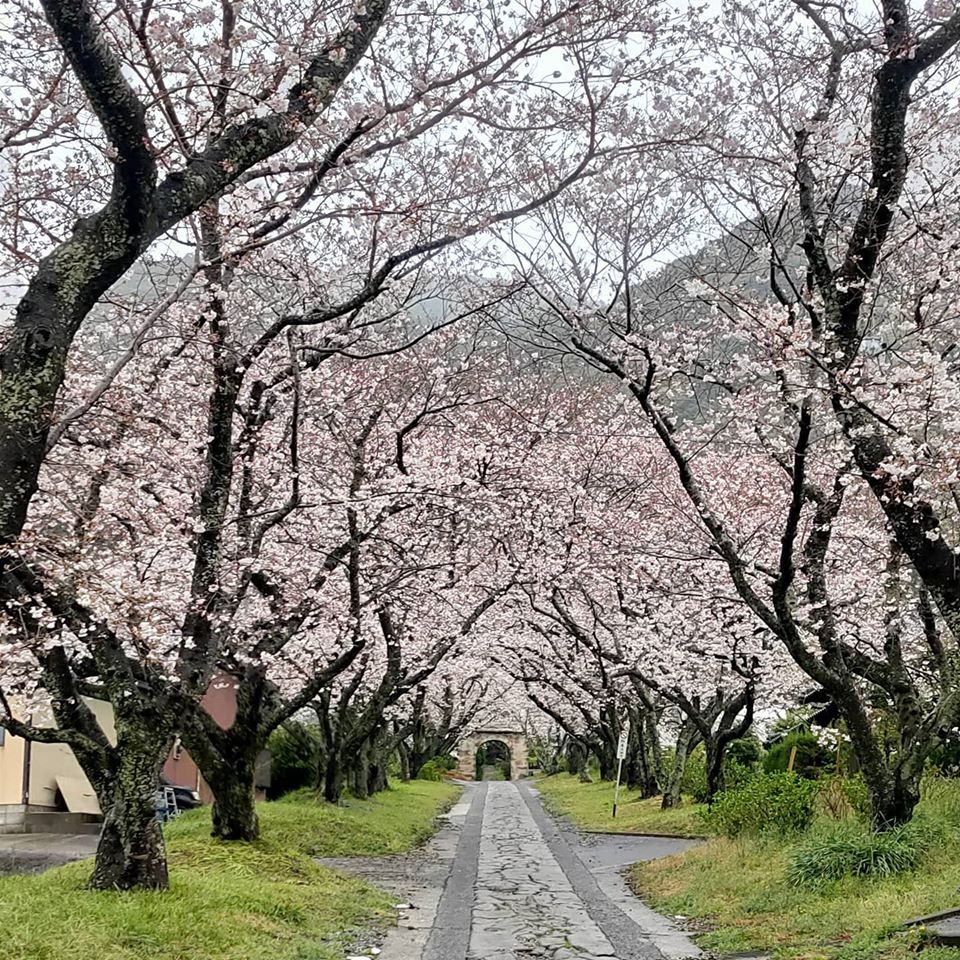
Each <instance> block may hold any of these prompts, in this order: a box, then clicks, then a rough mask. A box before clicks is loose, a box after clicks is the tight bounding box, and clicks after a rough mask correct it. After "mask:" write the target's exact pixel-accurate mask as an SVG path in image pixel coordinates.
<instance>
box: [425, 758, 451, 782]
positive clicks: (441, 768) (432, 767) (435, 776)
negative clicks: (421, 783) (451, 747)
mask: <svg viewBox="0 0 960 960" xmlns="http://www.w3.org/2000/svg"><path fill="white" fill-rule="evenodd" d="M448 769H449V768H448V767H447V765H446V763H445V762H444V759H443V757H434V758H433V759H432V760H428V761H427V762H426V763H425V764H424V765H423V766H422V767H421V768H420V772H419V773H418V774H417V779H418V780H442V779H443V775H444V774H445V773H446V772H447V770H448Z"/></svg>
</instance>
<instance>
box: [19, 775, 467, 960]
mask: <svg viewBox="0 0 960 960" xmlns="http://www.w3.org/2000/svg"><path fill="white" fill-rule="evenodd" d="M457 793H458V791H457V788H456V787H453V786H451V785H449V784H445V783H428V782H425V781H417V782H414V783H411V784H403V785H399V786H397V787H395V788H394V789H392V790H390V791H388V792H386V793H384V794H380V795H379V796H377V797H376V798H374V799H372V800H369V801H364V802H357V801H350V802H348V804H347V806H345V807H342V808H337V807H330V806H328V805H326V804H323V803H317V802H316V801H314V800H313V799H311V798H310V797H308V796H305V795H300V796H296V797H292V798H289V799H284V800H280V801H277V802H275V803H265V804H262V805H261V806H260V807H259V812H260V817H261V823H262V826H263V831H262V832H263V836H262V839H260V840H258V841H257V842H256V843H253V844H226V843H222V842H216V841H213V840H211V839H210V837H209V836H208V834H209V811H207V810H198V811H193V812H192V813H190V814H186V815H184V816H183V817H181V818H180V819H179V820H178V821H177V822H176V823H174V824H171V825H170V826H169V828H168V829H167V838H168V845H169V858H170V873H171V889H170V890H169V891H168V892H165V893H90V892H88V891H86V890H84V889H83V885H84V883H85V881H86V879H87V878H88V876H89V874H90V864H89V862H86V863H84V862H81V863H74V864H70V865H69V866H66V867H62V868H60V869H57V870H51V871H48V872H47V873H44V874H41V875H39V876H32V877H0V917H2V918H3V920H2V928H3V957H4V960H334V958H337V960H339V958H341V957H342V956H343V951H344V945H345V944H347V943H350V941H351V938H352V937H353V936H355V931H356V930H357V929H358V928H362V927H370V926H371V925H380V924H383V923H386V922H388V920H389V918H391V917H392V915H393V910H392V898H390V897H389V896H387V895H385V894H384V893H382V892H380V891H378V890H376V889H375V888H374V887H371V886H370V885H368V884H366V883H363V882H361V881H359V880H356V879H353V878H350V877H346V876H344V875H342V874H338V873H335V872H333V871H331V870H327V869H324V868H322V867H320V866H318V865H317V864H316V863H314V862H313V860H312V859H311V857H313V856H344V855H348V854H367V855H377V854H387V853H397V852H400V851H402V850H405V849H407V848H409V847H410V846H412V845H414V844H415V843H417V842H418V841H420V840H422V839H424V838H425V837H427V836H428V835H429V834H430V833H431V832H432V829H433V824H434V820H435V818H436V816H437V814H438V813H440V812H442V810H443V809H444V808H446V807H448V806H449V805H450V804H451V803H452V801H453V799H454V798H455V797H456V796H457Z"/></svg>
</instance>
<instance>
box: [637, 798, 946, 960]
mask: <svg viewBox="0 0 960 960" xmlns="http://www.w3.org/2000/svg"><path fill="white" fill-rule="evenodd" d="M925 789H926V788H925ZM958 803H960V784H958V783H957V782H956V781H940V782H939V785H938V786H934V785H931V788H930V791H929V793H928V794H927V796H926V797H925V799H924V801H923V802H922V803H921V804H920V807H919V808H918V816H919V817H920V818H922V820H925V821H926V822H928V823H930V824H935V825H937V826H938V827H939V828H940V834H941V839H940V841H939V842H937V843H936V844H935V845H934V846H932V847H931V848H930V849H929V850H926V851H924V853H923V856H922V859H921V861H920V866H919V867H918V868H916V869H914V870H910V871H908V872H904V873H901V874H899V875H896V876H891V877H885V878H880V877H873V878H869V877H861V878H857V877H846V878H843V879H841V880H835V881H831V882H827V883H824V884H822V885H807V886H804V887H797V886H793V885H791V884H789V883H788V882H787V880H786V876H785V875H786V866H787V862H788V860H789V859H790V856H791V854H792V852H793V850H794V849H795V845H796V844H797V843H801V842H802V843H809V842H810V840H811V838H812V839H814V840H816V838H817V836H818V835H820V836H822V835H823V834H824V833H826V834H827V835H835V833H836V824H835V822H834V821H828V820H827V819H826V818H821V819H820V820H819V821H818V822H816V823H814V825H813V826H812V827H811V828H810V831H809V832H808V833H807V834H805V835H804V836H803V837H801V838H799V839H797V840H794V841H792V842H790V841H787V840H783V839H779V840H777V839H772V838H771V839H768V840H764V839H760V838H741V839H738V840H729V839H724V838H719V837H716V838H713V839H710V840H708V841H707V842H706V843H704V844H703V845H702V846H699V847H697V848H695V849H693V850H690V851H687V852H686V853H684V854H682V855H680V856H674V857H668V858H666V859H663V860H658V861H654V862H651V863H644V864H636V865H635V866H634V867H633V871H632V874H633V875H632V879H633V884H634V888H635V889H636V891H637V893H639V894H640V896H642V897H643V898H644V899H645V900H647V902H649V903H650V904H651V905H652V906H653V907H654V908H655V909H658V910H660V911H661V912H663V913H666V914H671V915H681V916H685V917H691V918H694V919H695V920H699V921H702V922H703V925H704V926H705V927H706V928H708V930H709V932H707V933H705V934H704V935H703V937H702V938H701V942H702V944H703V946H705V947H706V948H708V949H710V950H713V951H716V952H717V953H718V954H721V955H722V954H724V953H733V952H739V951H748V950H764V951H769V952H770V954H771V955H772V956H773V957H775V958H777V960H907V958H908V957H913V956H915V955H916V952H917V950H918V948H919V947H920V946H921V945H922V942H923V934H922V932H910V933H904V932H903V931H902V929H901V926H902V923H903V922H904V921H905V920H908V919H910V918H912V917H918V916H923V915H925V914H929V913H935V912H937V911H939V910H946V909H949V908H953V907H957V906H960V892H958V886H960V848H958V845H957V843H956V839H957V833H956V829H957V826H958V824H960V810H958ZM918 822H919V821H918ZM922 956H923V958H924V960H947V958H951V960H953V958H955V957H956V956H957V952H956V951H955V950H948V949H945V948H932V947H930V948H928V949H925V950H923V953H922Z"/></svg>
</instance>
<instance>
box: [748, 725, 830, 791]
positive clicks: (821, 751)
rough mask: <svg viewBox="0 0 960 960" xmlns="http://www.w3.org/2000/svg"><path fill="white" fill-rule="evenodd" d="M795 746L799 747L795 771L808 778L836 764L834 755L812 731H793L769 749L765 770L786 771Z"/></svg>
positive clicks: (770, 771)
mask: <svg viewBox="0 0 960 960" xmlns="http://www.w3.org/2000/svg"><path fill="white" fill-rule="evenodd" d="M794 747H796V748H797V755H796V758H795V759H794V762H793V771H794V773H798V774H800V776H801V777H806V778H807V779H808V780H815V779H816V778H817V777H819V776H820V774H821V773H823V772H824V771H825V770H829V769H831V768H832V767H833V766H835V764H836V758H835V757H834V755H833V754H832V753H831V752H830V751H829V750H828V749H827V748H826V747H824V746H823V745H822V744H821V743H820V741H819V740H817V738H816V737H815V736H814V735H813V734H812V733H791V734H790V736H788V737H784V738H783V740H780V741H779V742H777V743H775V744H774V745H773V746H772V747H771V748H770V749H769V750H768V751H767V755H766V756H765V757H764V758H763V769H764V771H765V772H766V773H786V772H787V767H788V766H789V764H790V754H791V753H792V752H793V748H794Z"/></svg>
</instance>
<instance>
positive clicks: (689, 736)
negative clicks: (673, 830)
mask: <svg viewBox="0 0 960 960" xmlns="http://www.w3.org/2000/svg"><path fill="white" fill-rule="evenodd" d="M699 742H700V737H699V735H698V734H697V727H696V724H695V723H694V722H693V721H692V720H690V719H689V718H685V719H684V721H683V723H682V724H681V726H680V730H679V732H678V733H677V746H676V750H675V751H674V755H673V764H672V765H671V767H670V772H669V774H668V775H667V782H666V785H665V786H664V789H663V802H662V803H661V804H660V806H661V809H663V810H670V809H671V808H673V807H679V806H680V802H681V797H680V788H681V786H682V785H683V774H684V772H685V771H686V768H687V759H688V758H689V756H690V752H691V751H692V750H693V749H694V748H695V747H696V746H697V744H698V743H699Z"/></svg>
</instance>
